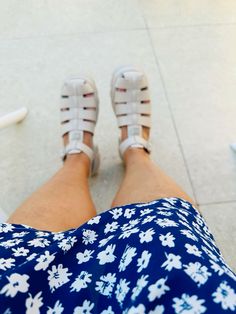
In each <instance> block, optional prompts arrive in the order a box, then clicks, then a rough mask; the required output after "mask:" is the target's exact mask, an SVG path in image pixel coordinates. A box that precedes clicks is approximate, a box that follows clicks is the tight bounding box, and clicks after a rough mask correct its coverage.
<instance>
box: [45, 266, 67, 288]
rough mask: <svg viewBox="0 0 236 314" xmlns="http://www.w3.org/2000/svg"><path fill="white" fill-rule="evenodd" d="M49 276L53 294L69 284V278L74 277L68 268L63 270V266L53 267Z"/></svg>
mask: <svg viewBox="0 0 236 314" xmlns="http://www.w3.org/2000/svg"><path fill="white" fill-rule="evenodd" d="M48 274H49V276H48V281H49V286H50V289H51V291H52V292H54V291H55V289H58V288H59V287H61V286H62V285H64V284H65V283H67V282H68V281H69V280H70V279H69V276H71V275H72V273H68V268H63V265H62V264H59V265H58V266H56V265H53V266H52V269H51V270H48Z"/></svg>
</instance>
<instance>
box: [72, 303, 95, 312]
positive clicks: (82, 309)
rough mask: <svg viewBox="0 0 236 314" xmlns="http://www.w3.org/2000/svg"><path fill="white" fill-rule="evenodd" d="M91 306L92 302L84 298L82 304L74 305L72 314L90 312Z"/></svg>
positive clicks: (92, 305)
mask: <svg viewBox="0 0 236 314" xmlns="http://www.w3.org/2000/svg"><path fill="white" fill-rule="evenodd" d="M93 308H94V303H91V302H90V301H89V300H84V302H83V304H82V306H76V308H75V309H74V312H73V314H91V311H92V309H93Z"/></svg>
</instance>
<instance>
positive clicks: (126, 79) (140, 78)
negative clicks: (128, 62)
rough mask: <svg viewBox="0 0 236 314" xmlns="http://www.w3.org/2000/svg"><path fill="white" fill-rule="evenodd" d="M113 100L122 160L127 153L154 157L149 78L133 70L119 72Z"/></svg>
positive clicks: (116, 76) (116, 77)
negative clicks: (119, 134) (119, 132)
mask: <svg viewBox="0 0 236 314" xmlns="http://www.w3.org/2000/svg"><path fill="white" fill-rule="evenodd" d="M111 97H112V103H113V109H114V111H115V113H116V117H117V121H118V126H119V128H120V129H121V136H120V154H121V156H122V157H124V155H125V154H126V152H127V151H137V152H140V150H143V151H144V152H145V153H150V144H149V143H148V140H149V134H150V113H151V112H150V97H149V92H148V83H147V79H146V76H145V74H144V73H143V72H142V71H140V70H137V69H136V68H134V67H130V66H129V67H122V68H120V69H118V70H116V71H115V72H114V74H113V78H112V86H111ZM145 106H146V107H145Z"/></svg>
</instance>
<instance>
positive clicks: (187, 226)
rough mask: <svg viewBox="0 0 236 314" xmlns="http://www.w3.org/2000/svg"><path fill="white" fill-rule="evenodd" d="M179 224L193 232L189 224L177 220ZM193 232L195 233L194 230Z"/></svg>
mask: <svg viewBox="0 0 236 314" xmlns="http://www.w3.org/2000/svg"><path fill="white" fill-rule="evenodd" d="M179 223H181V224H182V225H183V226H185V227H186V228H188V229H191V230H193V229H192V227H191V226H190V224H189V223H188V222H186V221H183V220H179ZM195 231H196V230H195Z"/></svg>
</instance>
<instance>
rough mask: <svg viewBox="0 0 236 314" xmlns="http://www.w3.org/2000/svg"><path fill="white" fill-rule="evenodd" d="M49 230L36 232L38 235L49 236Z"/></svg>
mask: <svg viewBox="0 0 236 314" xmlns="http://www.w3.org/2000/svg"><path fill="white" fill-rule="evenodd" d="M49 234H50V233H49V232H46V231H37V232H36V235H37V237H47V236H49Z"/></svg>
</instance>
